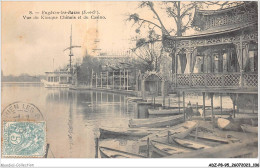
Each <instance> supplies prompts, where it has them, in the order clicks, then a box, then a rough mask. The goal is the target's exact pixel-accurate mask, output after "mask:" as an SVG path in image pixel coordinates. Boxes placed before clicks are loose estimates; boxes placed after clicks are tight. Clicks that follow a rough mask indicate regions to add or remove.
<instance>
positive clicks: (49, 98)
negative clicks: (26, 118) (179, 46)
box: [1, 84, 232, 158]
mask: <svg viewBox="0 0 260 168" xmlns="http://www.w3.org/2000/svg"><path fill="white" fill-rule="evenodd" d="M1 89H2V94H1V96H2V110H3V109H4V108H5V107H6V106H7V105H9V104H11V103H13V102H15V101H23V102H28V103H32V104H34V105H35V106H37V107H38V108H39V109H40V111H41V112H42V114H43V116H44V118H45V120H46V123H47V142H48V143H49V144H50V151H49V157H56V158H63V157H66V158H67V157H69V158H80V157H83V158H93V157H94V156H95V142H94V139H95V137H98V136H99V128H100V127H128V120H129V119H130V118H137V117H138V116H139V117H140V114H137V112H136V111H137V107H136V104H135V103H131V102H127V101H126V98H127V97H126V96H123V95H116V94H108V93H102V92H93V91H74V90H68V89H48V88H44V87H43V86H42V85H41V84H2V88H1ZM214 99H215V101H214V104H216V105H218V102H219V101H218V100H219V98H218V97H215V98H214ZM171 101H172V102H171V104H173V103H174V102H175V103H176V102H177V98H175V99H172V100H171ZM186 101H187V102H188V101H191V102H192V103H193V104H194V103H196V102H199V104H202V98H201V97H196V96H195V97H194V96H190V97H189V96H187V98H186ZM206 104H207V105H209V104H210V100H209V99H207V100H206ZM223 106H224V107H225V106H226V107H232V103H231V100H230V98H228V97H226V98H225V99H224V100H223ZM100 144H101V145H102V142H100ZM103 144H104V146H110V147H111V145H112V146H113V147H115V148H118V149H122V148H121V147H125V148H131V149H132V148H134V147H133V146H131V145H130V142H129V141H128V142H126V141H122V140H112V141H111V140H108V141H107V140H105V141H103ZM129 145H130V146H129Z"/></svg>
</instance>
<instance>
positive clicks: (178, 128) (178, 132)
mask: <svg viewBox="0 0 260 168" xmlns="http://www.w3.org/2000/svg"><path fill="white" fill-rule="evenodd" d="M196 126H197V122H195V121H186V122H184V123H181V124H178V125H175V126H173V127H169V128H165V130H164V131H159V132H154V133H152V134H149V135H148V136H146V137H143V138H142V139H140V141H146V140H147V138H149V139H150V140H160V141H161V142H162V140H164V141H165V142H167V141H168V137H174V138H175V137H177V138H185V137H186V136H187V135H188V134H189V133H190V132H191V131H192V130H194V129H195V128H196Z"/></svg>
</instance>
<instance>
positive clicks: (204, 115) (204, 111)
mask: <svg viewBox="0 0 260 168" xmlns="http://www.w3.org/2000/svg"><path fill="white" fill-rule="evenodd" d="M202 97H203V117H204V120H206V110H205V106H206V105H205V92H203V93H202Z"/></svg>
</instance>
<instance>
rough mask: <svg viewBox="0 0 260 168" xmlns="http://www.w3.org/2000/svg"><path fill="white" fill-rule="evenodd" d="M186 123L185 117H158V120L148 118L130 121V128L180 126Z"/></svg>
mask: <svg viewBox="0 0 260 168" xmlns="http://www.w3.org/2000/svg"><path fill="white" fill-rule="evenodd" d="M183 121H184V118H183V115H175V116H171V117H157V118H148V119H130V120H129V127H130V128H137V127H151V128H157V127H166V126H173V125H177V124H180V123H182V122H183Z"/></svg>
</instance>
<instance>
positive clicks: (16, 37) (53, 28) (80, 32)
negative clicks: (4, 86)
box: [1, 1, 192, 75]
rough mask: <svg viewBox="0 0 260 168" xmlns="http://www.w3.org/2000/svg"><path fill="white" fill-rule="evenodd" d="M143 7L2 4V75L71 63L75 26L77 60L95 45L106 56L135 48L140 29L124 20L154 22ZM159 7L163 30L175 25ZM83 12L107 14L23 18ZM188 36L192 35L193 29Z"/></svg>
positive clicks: (41, 71)
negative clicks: (135, 18) (135, 16)
mask: <svg viewBox="0 0 260 168" xmlns="http://www.w3.org/2000/svg"><path fill="white" fill-rule="evenodd" d="M139 3H140V2H124V1H121V2H118V1H117V2H30V1H28V2H2V53H1V61H2V62H1V63H2V64H1V65H2V71H3V73H4V75H10V74H11V75H19V74H21V73H28V74H30V75H40V74H44V72H46V71H53V69H57V68H59V67H63V66H64V65H66V64H68V63H69V56H68V55H69V52H68V51H65V52H64V51H63V50H64V49H65V48H67V47H69V44H70V39H69V38H70V27H71V25H72V27H73V32H72V34H73V45H80V46H82V47H81V48H75V49H73V53H74V55H75V56H74V58H73V60H74V62H75V60H76V59H82V58H83V57H84V56H85V55H86V51H88V53H90V52H92V49H93V48H96V47H98V48H100V49H102V51H103V52H106V51H108V52H121V51H126V50H128V49H129V48H132V47H133V45H134V43H135V42H134V41H131V40H130V39H131V38H132V37H134V36H135V35H136V33H135V29H136V27H135V26H132V23H129V22H126V21H125V20H126V18H127V15H128V14H131V13H138V14H139V15H140V16H141V17H142V18H145V19H148V20H153V21H154V20H155V19H154V18H153V17H154V15H153V13H152V12H151V11H149V10H148V9H147V8H142V9H139V8H138V4H139ZM154 3H161V2H154ZM188 3H189V2H188ZM155 8H156V10H157V11H158V13H159V15H160V17H161V19H162V20H163V23H164V26H165V27H166V28H167V29H169V28H172V27H174V21H173V18H169V17H167V15H166V13H165V12H162V10H164V9H161V6H160V5H155ZM84 10H85V11H94V10H95V11H99V12H100V15H101V16H105V17H106V19H105V20H104V19H99V20H98V22H97V20H96V19H88V20H86V19H85V20H84V19H75V20H71V19H63V20H60V19H58V20H50V19H47V20H45V19H24V16H30V14H29V12H30V11H32V12H33V13H34V15H33V16H36V14H35V12H39V14H38V15H37V16H39V17H40V16H41V14H42V11H46V12H52V11H53V12H60V11H79V12H81V11H84ZM45 16H47V15H45ZM49 16H54V15H49ZM56 16H59V15H56ZM74 16H80V15H74ZM90 16H91V15H88V17H90ZM82 17H83V16H82ZM157 23H158V22H157ZM158 24H159V23H158ZM97 29H98V32H97V31H96V30H97ZM189 33H191V34H192V31H189ZM189 33H188V34H189ZM96 39H98V40H100V42H99V44H98V46H96V45H95V44H94V41H95V40H96ZM53 60H54V64H53ZM53 65H54V66H53Z"/></svg>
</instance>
